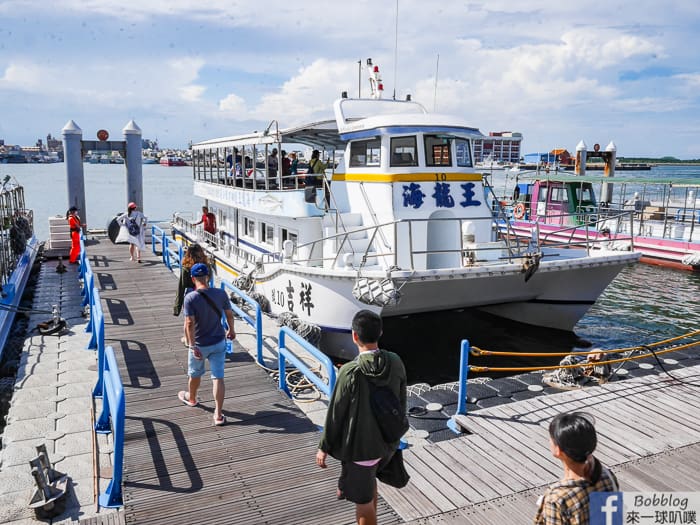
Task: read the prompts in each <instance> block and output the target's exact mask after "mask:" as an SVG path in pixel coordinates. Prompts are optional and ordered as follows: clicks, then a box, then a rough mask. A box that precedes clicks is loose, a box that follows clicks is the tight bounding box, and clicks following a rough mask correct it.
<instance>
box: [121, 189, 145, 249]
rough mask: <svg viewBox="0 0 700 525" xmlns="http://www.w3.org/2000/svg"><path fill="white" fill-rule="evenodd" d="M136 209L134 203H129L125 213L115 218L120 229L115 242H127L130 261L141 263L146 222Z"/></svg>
mask: <svg viewBox="0 0 700 525" xmlns="http://www.w3.org/2000/svg"><path fill="white" fill-rule="evenodd" d="M136 208H138V206H136V203H135V202H130V203H129V205H128V206H127V209H126V212H125V213H122V214H121V215H120V216H119V217H117V224H119V226H120V227H121V228H120V230H119V235H118V236H117V240H116V242H128V243H129V254H130V255H131V260H132V261H137V262H141V250H144V249H145V248H146V241H145V227H146V223H147V222H148V220H147V219H146V216H145V215H144V214H143V213H141V212H140V211H138V210H137V209H136Z"/></svg>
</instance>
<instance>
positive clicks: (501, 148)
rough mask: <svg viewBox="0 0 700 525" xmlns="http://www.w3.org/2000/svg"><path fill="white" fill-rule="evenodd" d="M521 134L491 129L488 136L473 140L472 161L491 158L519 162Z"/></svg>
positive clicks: (495, 160) (496, 160)
mask: <svg viewBox="0 0 700 525" xmlns="http://www.w3.org/2000/svg"><path fill="white" fill-rule="evenodd" d="M522 141H523V134H522V133H516V132H513V131H491V132H489V135H488V137H487V136H484V137H483V138H476V139H475V140H474V162H483V161H484V160H486V159H491V160H493V161H494V162H499V161H500V162H509V163H513V164H515V163H517V162H520V144H521V142H522Z"/></svg>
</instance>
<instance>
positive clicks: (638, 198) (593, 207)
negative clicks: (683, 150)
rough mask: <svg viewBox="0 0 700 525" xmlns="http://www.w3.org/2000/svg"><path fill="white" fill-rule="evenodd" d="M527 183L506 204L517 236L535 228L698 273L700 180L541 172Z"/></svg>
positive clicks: (550, 236)
mask: <svg viewBox="0 0 700 525" xmlns="http://www.w3.org/2000/svg"><path fill="white" fill-rule="evenodd" d="M525 180H526V182H521V183H519V184H518V185H517V186H516V188H517V189H516V190H515V193H516V195H515V196H516V197H517V198H516V199H515V201H512V202H509V203H508V214H509V215H510V217H511V221H510V224H509V225H508V226H507V227H508V228H510V229H512V230H513V231H514V232H515V233H516V235H519V236H520V237H527V236H529V232H530V230H531V228H532V227H533V225H534V224H537V225H538V227H539V229H540V233H541V234H542V235H545V236H548V237H549V238H550V239H554V238H559V239H561V238H563V237H566V238H574V239H578V240H582V239H590V240H593V241H595V242H597V243H599V244H605V245H609V246H611V247H616V248H617V249H628V250H632V251H635V252H638V253H640V254H641V256H642V257H641V261H642V262H645V263H649V264H655V265H659V266H666V267H670V268H676V269H681V270H690V271H695V272H698V271H700V178H690V177H685V178H683V177H678V178H668V179H660V178H653V177H648V178H647V177H644V178H640V177H624V178H623V177H600V176H589V175H585V176H576V175H564V174H561V173H549V174H545V173H541V174H540V175H539V176H534V177H531V178H529V179H528V178H527V177H526V178H525ZM596 190H597V191H596ZM598 195H603V197H600V198H599V197H598ZM501 228H502V230H503V231H505V228H506V226H505V224H504V223H503V222H501ZM555 231H556V232H558V233H557V234H556V235H555V234H554V233H553V232H555Z"/></svg>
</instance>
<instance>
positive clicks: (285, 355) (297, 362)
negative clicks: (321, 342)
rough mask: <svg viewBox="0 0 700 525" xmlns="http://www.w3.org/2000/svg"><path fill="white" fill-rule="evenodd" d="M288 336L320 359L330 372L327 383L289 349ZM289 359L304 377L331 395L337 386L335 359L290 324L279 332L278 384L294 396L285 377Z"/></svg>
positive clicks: (289, 394) (290, 395) (328, 395)
mask: <svg viewBox="0 0 700 525" xmlns="http://www.w3.org/2000/svg"><path fill="white" fill-rule="evenodd" d="M287 337H290V338H291V339H293V340H294V341H296V342H297V343H298V344H299V345H300V346H301V347H302V348H303V349H304V350H306V351H307V352H309V353H310V354H311V355H312V356H314V357H315V358H316V359H317V360H318V361H320V363H321V364H322V365H323V366H324V367H325V369H326V372H327V373H328V384H326V383H325V382H324V381H323V379H321V378H320V377H319V376H317V375H316V374H315V373H314V372H313V371H312V370H311V369H310V368H309V367H308V366H306V363H304V361H302V360H301V359H299V358H298V357H297V356H295V355H294V354H293V353H292V352H290V351H289V350H288V349H287V345H286V343H287V339H286V338H287ZM287 360H289V362H290V363H291V364H293V365H294V366H296V367H297V368H298V369H299V371H300V372H301V373H302V374H304V377H306V378H307V379H309V380H311V382H312V383H313V384H314V385H316V386H317V387H318V389H319V390H320V391H321V392H323V393H324V394H325V395H326V396H327V397H331V394H332V393H333V389H334V388H335V381H336V372H335V366H333V361H331V359H330V357H328V356H327V355H326V354H324V353H323V352H321V351H320V350H319V349H318V348H316V347H315V346H314V345H312V344H311V343H309V342H308V341H307V340H306V339H304V338H303V337H301V336H300V335H299V334H298V333H296V332H295V331H294V330H292V329H291V328H289V327H288V326H283V327H281V328H280V332H279V357H278V360H277V362H278V363H279V364H278V366H279V383H278V384H279V388H280V390H282V391H283V392H285V393H286V394H287V395H288V396H289V397H292V394H291V392H290V391H289V389H288V388H287V381H286V379H285V378H286V376H287V371H286V370H287Z"/></svg>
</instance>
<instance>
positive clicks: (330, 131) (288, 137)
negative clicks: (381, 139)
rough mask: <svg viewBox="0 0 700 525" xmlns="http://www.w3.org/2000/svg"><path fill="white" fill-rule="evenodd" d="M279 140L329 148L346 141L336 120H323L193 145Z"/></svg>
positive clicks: (229, 145)
mask: <svg viewBox="0 0 700 525" xmlns="http://www.w3.org/2000/svg"><path fill="white" fill-rule="evenodd" d="M279 142H286V143H297V144H306V145H308V146H322V147H324V148H327V149H333V148H343V147H345V143H344V141H343V140H342V139H341V138H340V135H339V134H338V126H337V125H336V122H335V120H321V121H318V122H312V123H310V124H304V125H303V126H296V127H292V128H287V129H281V130H279V132H278V131H277V130H273V131H271V130H266V131H260V132H258V131H255V132H253V133H247V134H245V135H233V136H230V137H221V138H217V139H210V140H205V141H203V142H198V143H197V144H193V145H192V149H193V150H202V149H210V148H233V147H238V148H242V147H243V146H251V145H253V144H255V145H265V144H277V143H279Z"/></svg>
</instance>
